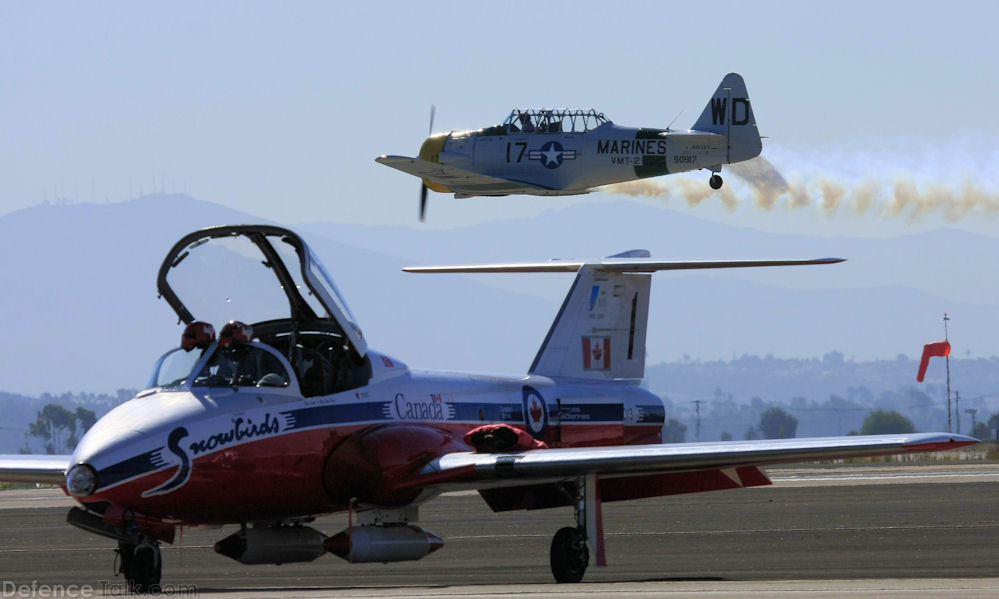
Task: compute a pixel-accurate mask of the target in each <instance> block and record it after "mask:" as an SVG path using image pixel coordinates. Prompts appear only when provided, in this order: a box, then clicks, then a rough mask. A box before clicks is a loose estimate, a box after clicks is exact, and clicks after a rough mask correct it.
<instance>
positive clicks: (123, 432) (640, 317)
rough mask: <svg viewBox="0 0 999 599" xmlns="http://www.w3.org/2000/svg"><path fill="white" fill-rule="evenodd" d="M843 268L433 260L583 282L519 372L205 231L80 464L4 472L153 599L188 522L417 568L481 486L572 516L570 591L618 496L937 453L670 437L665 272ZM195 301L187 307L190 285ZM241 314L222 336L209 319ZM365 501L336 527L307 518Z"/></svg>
mask: <svg viewBox="0 0 999 599" xmlns="http://www.w3.org/2000/svg"><path fill="white" fill-rule="evenodd" d="M839 261H840V260H838V259H817V260H744V261H738V260H737V261H707V262H668V261H658V260H653V259H652V258H651V257H650V256H649V254H648V252H644V251H631V252H626V253H623V254H618V255H616V256H612V257H609V258H605V259H603V260H596V261H590V262H570V261H551V262H540V263H527V264H501V265H492V266H458V267H422V268H411V269H408V270H411V271H414V272H493V273H511V272H513V273H516V272H572V273H576V278H575V282H574V283H573V285H572V287H571V288H570V290H569V293H568V295H567V297H566V298H565V301H564V303H563V304H562V308H561V309H560V310H559V312H558V315H557V316H556V318H555V321H554V323H553V324H552V326H551V329H550V330H549V331H548V335H547V337H546V338H545V340H544V342H543V344H542V346H541V348H540V350H539V351H538V353H537V355H536V356H535V358H534V361H533V363H532V364H531V366H530V368H529V370H528V372H527V374H526V375H524V376H519V377H499V376H476V375H469V374H451V373H445V372H432V371H424V370H416V369H411V368H408V367H407V366H406V365H405V364H404V363H403V362H401V361H400V360H398V359H397V358H395V357H391V356H389V355H387V354H383V353H379V352H376V351H374V350H372V349H369V348H368V346H367V342H366V339H365V337H364V335H363V333H362V331H361V328H360V326H359V325H358V323H357V321H356V319H355V318H354V316H353V315H352V313H351V311H350V310H349V308H348V307H347V304H346V302H345V301H344V299H343V297H342V296H341V294H340V292H339V290H338V289H337V286H336V285H335V284H334V282H333V279H332V278H331V277H330V275H329V273H328V272H327V270H326V269H325V268H324V267H323V265H322V264H321V263H320V262H319V260H318V258H317V257H316V255H315V254H314V253H313V251H312V250H311V249H310V248H309V246H308V245H307V244H306V243H305V241H304V240H302V238H301V237H299V236H298V235H296V234H295V233H293V232H292V231H290V230H287V229H283V228H280V227H276V226H267V225H238V226H220V227H213V228H208V229H203V230H199V231H195V232H193V233H191V234H189V235H187V236H185V237H183V238H182V239H181V240H180V241H178V242H177V243H176V245H174V246H173V248H172V249H171V250H170V251H169V253H168V254H167V256H166V258H165V259H164V261H163V263H162V266H161V267H160V269H159V274H158V278H157V287H158V290H159V293H160V294H161V295H162V297H163V298H164V299H165V300H166V302H167V303H168V304H169V305H170V306H171V308H172V309H173V310H174V311H175V312H176V314H177V316H178V317H179V318H180V320H181V321H183V322H184V323H186V328H185V329H184V332H183V335H182V338H181V345H180V347H177V348H175V349H172V350H170V351H168V352H167V353H166V354H164V355H163V356H162V357H161V358H160V359H159V361H158V362H157V363H156V365H155V366H154V368H153V372H152V376H151V378H150V379H149V383H148V385H147V386H146V389H145V390H143V391H141V392H140V393H138V395H136V397H135V398H134V399H131V400H129V401H127V402H125V403H123V404H121V405H119V406H117V407H116V408H114V409H113V410H111V411H110V412H109V413H108V414H106V415H105V416H104V417H102V418H101V419H100V420H99V421H98V422H97V423H96V424H95V425H94V426H93V427H92V428H91V429H90V430H89V431H87V432H86V434H85V435H84V436H83V438H82V439H80V442H79V444H78V445H77V447H76V449H75V450H74V451H73V453H72V454H71V455H3V456H0V480H4V481H21V482H38V483H51V484H57V485H60V486H62V488H63V489H64V490H65V492H67V493H68V494H69V495H71V496H72V497H73V498H75V500H76V501H77V502H78V504H79V505H78V506H75V507H72V508H71V509H70V511H69V514H68V516H67V520H68V522H69V523H70V524H72V525H74V526H77V527H79V528H82V529H84V530H87V531H90V532H93V533H96V534H98V535H102V536H105V537H108V538H109V539H111V540H112V541H114V542H116V543H117V551H118V554H119V563H120V568H121V571H122V573H123V574H124V577H125V579H126V580H127V581H128V583H129V585H130V587H131V588H132V589H133V590H136V591H148V590H155V589H156V587H157V585H158V584H159V582H160V579H161V574H162V560H161V551H160V545H161V543H172V542H173V540H174V534H175V530H176V528H177V527H178V526H185V525H186V526H196V525H208V526H211V525H228V524H234V525H237V526H238V530H237V531H236V532H234V533H232V534H230V535H229V536H226V537H225V538H222V539H220V540H219V541H218V543H216V545H215V550H216V551H217V552H218V553H219V554H221V555H224V556H227V557H229V558H232V559H234V560H236V561H239V562H241V563H243V564H282V563H290V562H310V561H313V560H315V559H317V558H319V557H320V556H322V555H323V554H325V553H332V554H334V555H336V556H339V557H341V558H343V559H344V560H346V561H348V562H353V563H358V562H395V561H405V560H417V559H421V558H423V557H424V556H426V555H427V554H429V553H431V552H433V551H436V550H438V549H440V548H441V546H442V545H443V543H444V540H443V539H441V538H440V537H438V536H437V535H434V534H433V533H431V532H428V531H427V530H425V529H423V528H422V527H420V526H418V525H417V521H418V519H419V509H420V506H421V505H422V504H423V503H425V502H427V501H430V500H432V499H433V498H434V497H436V496H437V495H439V494H441V493H444V492H449V491H457V490H475V491H478V493H479V494H480V495H481V497H482V498H483V499H484V500H485V502H486V504H487V505H488V506H489V507H490V508H491V509H492V510H494V511H510V510H523V509H539V508H551V507H559V506H572V507H573V509H574V513H575V518H574V520H573V522H572V525H571V526H566V527H564V528H562V529H560V530H559V531H558V532H556V533H555V535H554V538H553V539H552V543H551V551H550V556H549V558H550V564H551V569H552V573H553V575H554V577H555V579H556V580H557V581H559V582H576V581H579V580H580V579H582V577H583V574H584V572H585V570H586V568H587V565H588V564H589V561H590V550H591V549H592V550H593V552H594V553H595V562H596V563H597V564H598V565H604V564H605V563H606V557H605V554H604V542H603V540H604V535H603V523H602V518H601V505H602V504H603V502H607V501H620V500H626V499H637V498H646V497H661V496H667V495H674V494H680V493H693V492H702V491H713V490H722V489H736V488H740V487H752V486H758V485H767V484H770V481H769V479H768V478H767V476H766V474H765V473H764V472H763V470H761V467H762V466H765V465H768V464H776V463H784V462H796V461H805V460H816V459H831V458H849V457H859V456H879V455H888V454H905V453H910V452H926V451H937V450H943V449H950V448H955V447H961V446H964V445H968V444H971V443H976V442H977V441H976V440H975V439H972V438H969V437H964V436H961V435H952V434H947V433H923V434H908V435H882V436H852V437H833V438H814V439H780V440H764V441H730V442H718V443H680V444H663V443H662V437H661V431H662V427H663V424H664V422H665V420H666V413H665V408H664V405H663V402H662V400H661V399H660V398H659V397H658V396H656V395H655V394H653V393H652V392H650V391H649V390H647V389H645V388H644V387H642V386H641V384H640V383H641V380H642V377H643V376H644V369H645V340H646V334H647V328H646V325H647V319H648V310H649V291H650V281H651V274H652V273H653V272H655V271H659V270H687V269H712V268H740V267H764V266H794V265H825V264H831V263H834V262H839ZM181 296H183V299H182V297H181ZM234 316H236V317H239V318H241V319H244V320H245V321H246V322H249V323H252V324H243V323H242V322H237V321H229V322H228V324H226V325H225V326H224V327H223V328H222V329H221V330H220V332H219V334H218V336H216V334H215V330H214V327H213V326H212V325H211V324H209V322H225V321H226V320H228V319H230V318H232V317H234ZM343 511H347V512H349V513H350V514H351V518H350V520H349V522H350V525H349V526H348V527H347V528H346V529H345V530H343V531H340V532H338V533H335V534H332V535H331V536H327V534H326V533H324V532H321V531H319V530H316V529H314V528H312V527H311V526H309V525H308V524H309V523H310V522H311V521H312V520H313V519H314V518H315V517H316V516H317V515H320V514H326V513H332V512H343Z"/></svg>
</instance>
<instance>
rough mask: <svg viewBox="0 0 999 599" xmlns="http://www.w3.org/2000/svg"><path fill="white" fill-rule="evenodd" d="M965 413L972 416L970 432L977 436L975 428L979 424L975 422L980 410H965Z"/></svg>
mask: <svg viewBox="0 0 999 599" xmlns="http://www.w3.org/2000/svg"><path fill="white" fill-rule="evenodd" d="M965 412H967V413H969V414H971V431H970V432H971V434H972V435H974V434H975V426H976V425H977V424H978V423H977V422H975V414H977V413H978V410H976V409H975V408H968V409H967V410H965Z"/></svg>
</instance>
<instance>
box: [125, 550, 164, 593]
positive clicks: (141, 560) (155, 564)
mask: <svg viewBox="0 0 999 599" xmlns="http://www.w3.org/2000/svg"><path fill="white" fill-rule="evenodd" d="M118 555H119V556H121V573H122V575H123V576H124V577H125V582H127V583H128V588H129V589H130V590H131V591H133V592H136V593H148V592H150V591H151V590H152V589H153V588H154V587H156V586H158V585H159V584H160V575H161V574H162V572H163V562H162V560H161V558H160V545H159V543H157V542H156V541H155V540H154V541H151V542H150V541H143V542H141V543H139V544H138V545H134V544H132V543H121V542H119V543H118Z"/></svg>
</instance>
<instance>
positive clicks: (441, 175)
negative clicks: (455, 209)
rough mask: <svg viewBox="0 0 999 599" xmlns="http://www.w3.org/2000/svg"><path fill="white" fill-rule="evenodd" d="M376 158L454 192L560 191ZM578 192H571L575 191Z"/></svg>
mask: <svg viewBox="0 0 999 599" xmlns="http://www.w3.org/2000/svg"><path fill="white" fill-rule="evenodd" d="M375 162H378V163H379V164H384V165H385V166H391V167H392V168H394V169H397V170H400V171H402V172H404V173H408V174H410V175H413V176H415V177H419V178H421V179H426V180H428V181H433V182H434V183H439V184H440V185H443V186H445V187H447V188H448V189H450V190H451V191H453V192H454V193H455V194H457V195H468V196H501V195H509V194H541V195H549V194H551V195H559V190H557V189H553V188H550V187H544V186H541V185H537V184H534V183H528V182H526V181H514V180H511V179H500V178H497V177H490V176H488V175H482V174H479V173H475V172H472V171H467V170H465V169H460V168H456V167H453V166H447V165H444V164H440V163H437V162H429V161H427V160H422V159H420V158H410V157H408V156H379V157H378V158H375ZM578 193H579V192H574V195H575V194H578Z"/></svg>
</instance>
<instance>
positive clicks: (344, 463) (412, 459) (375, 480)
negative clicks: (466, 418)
mask: <svg viewBox="0 0 999 599" xmlns="http://www.w3.org/2000/svg"><path fill="white" fill-rule="evenodd" d="M470 450H471V448H470V447H468V446H467V445H465V444H464V442H462V441H461V439H460V438H455V437H454V436H453V435H452V434H451V433H449V432H447V431H445V430H442V429H439V428H435V427H432V426H421V425H403V424H396V425H392V424H390V425H385V426H380V427H375V428H371V429H367V430H365V431H363V432H361V433H358V434H356V435H352V436H350V437H348V438H347V439H346V440H344V442H343V443H341V444H340V445H338V446H337V448H336V449H334V450H333V451H332V452H331V453H330V456H329V458H327V460H326V467H325V469H324V471H323V484H324V486H325V487H326V491H327V493H329V495H330V497H331V499H333V501H335V502H336V503H339V504H342V505H347V504H348V503H350V501H351V500H352V499H356V500H358V501H362V502H365V503H374V504H378V505H383V506H398V505H406V504H408V503H410V502H411V501H413V500H414V499H416V497H417V496H418V495H419V494H420V492H421V491H422V489H419V488H405V489H400V488H399V485H400V484H401V483H404V482H405V481H406V479H407V478H408V477H410V476H412V475H414V474H416V473H418V472H419V471H420V469H421V468H423V466H424V465H426V464H427V462H429V461H430V460H432V459H434V458H436V457H438V456H440V455H443V454H445V453H450V452H452V451H470Z"/></svg>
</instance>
